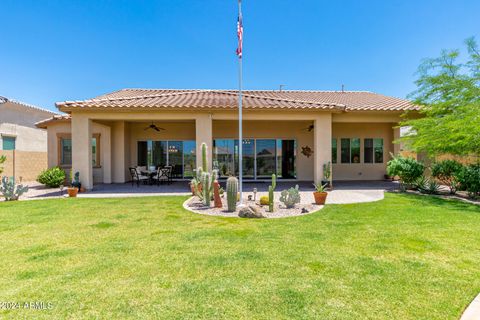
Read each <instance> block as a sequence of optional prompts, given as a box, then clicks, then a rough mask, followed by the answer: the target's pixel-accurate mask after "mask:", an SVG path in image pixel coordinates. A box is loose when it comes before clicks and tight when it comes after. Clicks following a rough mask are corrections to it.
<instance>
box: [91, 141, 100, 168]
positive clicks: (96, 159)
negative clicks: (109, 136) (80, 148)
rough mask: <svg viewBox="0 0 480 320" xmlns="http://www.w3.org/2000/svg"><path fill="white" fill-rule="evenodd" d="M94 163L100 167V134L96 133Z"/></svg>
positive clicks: (93, 146) (93, 148)
mask: <svg viewBox="0 0 480 320" xmlns="http://www.w3.org/2000/svg"><path fill="white" fill-rule="evenodd" d="M92 165H93V166H94V167H100V134H94V135H93V138H92Z"/></svg>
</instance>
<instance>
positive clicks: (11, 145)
mask: <svg viewBox="0 0 480 320" xmlns="http://www.w3.org/2000/svg"><path fill="white" fill-rule="evenodd" d="M2 140H3V147H2V149H3V150H15V137H6V136H2Z"/></svg>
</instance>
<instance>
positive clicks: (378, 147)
mask: <svg viewBox="0 0 480 320" xmlns="http://www.w3.org/2000/svg"><path fill="white" fill-rule="evenodd" d="M363 159H364V162H365V163H383V139H365V140H364V158H363Z"/></svg>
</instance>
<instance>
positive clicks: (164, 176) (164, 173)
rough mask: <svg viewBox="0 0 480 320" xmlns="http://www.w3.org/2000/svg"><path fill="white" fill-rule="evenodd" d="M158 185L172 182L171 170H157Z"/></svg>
mask: <svg viewBox="0 0 480 320" xmlns="http://www.w3.org/2000/svg"><path fill="white" fill-rule="evenodd" d="M156 180H157V184H158V185H159V184H161V183H164V182H167V183H169V182H170V169H169V168H158V169H157V177H156Z"/></svg>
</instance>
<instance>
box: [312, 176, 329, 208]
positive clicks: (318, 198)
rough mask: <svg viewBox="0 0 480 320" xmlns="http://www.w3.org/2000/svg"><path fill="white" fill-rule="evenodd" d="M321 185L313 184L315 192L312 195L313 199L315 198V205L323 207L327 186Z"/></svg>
mask: <svg viewBox="0 0 480 320" xmlns="http://www.w3.org/2000/svg"><path fill="white" fill-rule="evenodd" d="M322 183H323V181H322ZM322 183H317V184H315V183H314V184H313V185H314V187H315V192H314V193H313V197H314V198H315V204H318V205H324V204H325V201H326V200H327V195H328V193H327V185H326V184H322Z"/></svg>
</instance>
